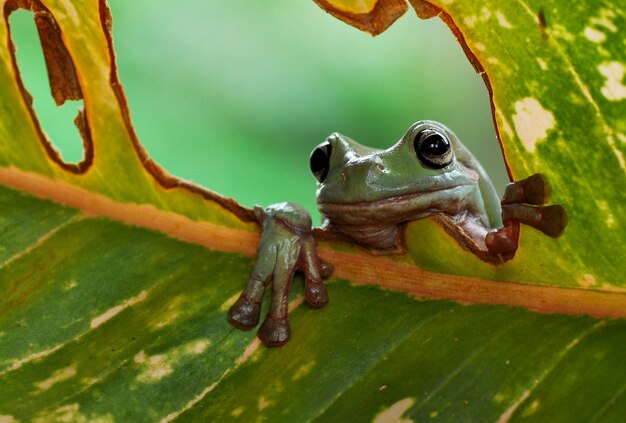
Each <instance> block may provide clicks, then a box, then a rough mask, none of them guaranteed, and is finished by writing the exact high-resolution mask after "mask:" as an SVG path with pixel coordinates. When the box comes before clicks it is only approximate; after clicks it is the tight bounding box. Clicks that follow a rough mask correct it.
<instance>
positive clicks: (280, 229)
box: [228, 203, 332, 346]
mask: <svg viewBox="0 0 626 423" xmlns="http://www.w3.org/2000/svg"><path fill="white" fill-rule="evenodd" d="M254 213H255V216H256V217H257V219H258V220H259V221H260V222H261V223H262V224H263V231H262V233H261V239H260V241H259V247H258V249H257V259H256V261H255V264H254V267H253V269H252V272H251V275H250V279H249V281H248V284H247V286H246V289H245V290H244V291H243V292H242V294H241V295H240V297H239V299H238V300H237V301H236V302H235V304H234V305H233V306H232V307H231V308H230V310H229V313H228V320H229V321H230V322H231V324H233V325H234V326H235V327H237V328H240V329H251V328H253V327H254V326H256V324H257V323H258V321H259V313H260V309H261V302H262V300H263V293H264V290H265V288H266V287H267V286H268V284H269V282H270V281H272V302H271V305H270V309H269V312H268V314H267V317H266V319H265V321H264V322H263V324H262V325H261V328H260V329H259V332H258V334H257V335H258V337H259V339H260V340H261V341H262V342H263V343H264V344H266V345H269V346H280V345H283V344H284V343H285V342H287V341H288V340H289V337H290V335H291V331H290V328H289V320H288V316H287V313H288V296H289V290H290V289H291V282H292V279H293V275H294V273H295V272H296V271H298V270H301V271H303V272H304V274H305V297H306V300H307V301H308V302H309V304H311V305H313V306H315V307H321V306H324V305H325V304H326V303H327V302H328V296H327V293H326V287H325V286H324V285H323V278H324V277H327V276H329V275H330V273H331V272H332V266H331V265H329V264H328V263H325V262H323V261H322V260H321V259H319V258H318V257H317V253H316V245H315V238H314V237H313V235H312V231H311V217H310V216H309V214H308V212H307V211H306V210H305V209H304V208H302V207H300V206H298V205H296V204H291V203H280V204H274V205H271V206H268V207H266V208H260V207H257V208H255V211H254Z"/></svg>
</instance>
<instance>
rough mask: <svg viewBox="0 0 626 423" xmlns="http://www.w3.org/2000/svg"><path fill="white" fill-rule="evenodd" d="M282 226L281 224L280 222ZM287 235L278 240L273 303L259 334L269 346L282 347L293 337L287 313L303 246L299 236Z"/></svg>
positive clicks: (273, 278)
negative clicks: (294, 275) (293, 280)
mask: <svg viewBox="0 0 626 423" xmlns="http://www.w3.org/2000/svg"><path fill="white" fill-rule="evenodd" d="M278 224H279V225H280V224H281V223H280V222H278ZM290 235H291V236H289V235H287V237H286V239H283V240H276V241H275V242H276V244H277V254H276V264H275V266H274V273H273V277H272V280H273V282H272V283H273V286H272V303H271V305H270V310H269V312H268V313H267V317H266V318H265V321H264V322H263V325H261V328H260V329H259V332H258V334H257V335H258V337H259V339H260V340H261V341H262V342H263V343H264V344H265V345H269V346H280V345H283V344H284V343H285V342H287V341H288V340H289V338H290V337H291V329H290V327H289V320H288V317H287V311H288V307H289V298H288V297H289V290H290V289H291V281H292V279H293V274H294V273H295V271H296V265H297V262H298V257H299V256H300V250H301V244H300V239H299V236H298V235H297V234H293V233H292V234H290Z"/></svg>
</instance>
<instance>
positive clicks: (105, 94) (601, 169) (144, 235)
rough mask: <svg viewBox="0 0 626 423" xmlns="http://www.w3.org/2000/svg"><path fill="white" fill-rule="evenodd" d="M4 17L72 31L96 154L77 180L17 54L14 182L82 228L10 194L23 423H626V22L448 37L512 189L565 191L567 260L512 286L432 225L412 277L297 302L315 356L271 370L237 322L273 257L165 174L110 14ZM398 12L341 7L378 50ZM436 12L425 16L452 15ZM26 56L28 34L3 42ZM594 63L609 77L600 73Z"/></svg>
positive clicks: (552, 248) (87, 11)
mask: <svg viewBox="0 0 626 423" xmlns="http://www.w3.org/2000/svg"><path fill="white" fill-rule="evenodd" d="M0 3H1V4H2V5H3V6H4V7H3V10H4V11H5V17H6V16H7V15H8V13H9V12H10V11H11V10H12V9H13V7H14V6H18V5H22V6H26V7H28V8H30V7H31V6H32V7H33V8H34V9H35V10H36V11H37V12H38V13H39V14H40V16H44V18H45V16H47V14H51V15H52V16H54V25H53V27H54V28H58V31H59V33H60V34H61V38H60V39H61V40H62V42H63V46H64V48H66V49H67V51H68V57H69V58H70V59H71V60H70V62H71V64H72V65H73V67H74V69H75V73H76V83H77V84H78V85H79V86H80V93H81V95H82V98H83V99H84V103H85V116H86V120H85V121H84V122H83V123H84V125H83V126H84V127H86V128H87V129H88V130H89V134H90V136H89V137H87V142H88V145H90V146H91V147H92V148H91V150H89V149H88V151H92V152H93V155H90V153H89V152H88V153H87V156H86V160H85V161H84V163H83V164H82V165H79V166H78V167H71V166H67V165H63V164H62V163H61V161H60V159H59V158H58V157H55V155H54V153H53V152H52V151H51V150H50V148H49V146H48V144H47V141H46V139H45V137H44V136H43V134H42V133H41V131H40V129H39V124H38V122H37V120H36V116H35V115H34V114H33V112H32V111H31V110H30V108H29V106H28V98H27V96H26V95H25V94H24V92H23V88H22V87H21V83H20V81H19V75H18V72H17V68H16V66H15V64H14V60H13V55H12V51H11V43H10V42H8V41H7V42H5V43H3V44H2V46H3V47H1V48H0V91H1V92H2V96H0V107H1V109H2V111H3V115H2V117H1V118H0V181H1V182H2V183H4V184H6V185H9V186H12V187H14V188H18V189H20V190H23V191H26V192H29V193H32V194H36V195H38V196H43V197H46V198H51V199H53V200H55V201H57V202H61V203H64V204H69V205H71V206H74V207H75V208H65V207H63V206H60V205H56V204H52V203H49V202H46V201H43V200H39V199H36V198H34V197H32V196H29V195H26V194H20V193H17V192H15V191H12V190H10V189H7V188H2V189H1V190H0V200H1V202H2V204H4V205H5V207H3V208H2V211H0V217H2V220H1V222H0V223H1V224H2V228H3V230H2V231H1V232H0V245H2V247H3V250H1V251H0V255H1V257H0V259H1V261H2V263H3V264H2V265H0V292H1V293H2V295H0V348H1V349H0V379H2V380H1V382H2V383H0V420H6V421H16V420H19V421H22V420H31V419H37V418H43V419H44V420H73V421H80V420H98V419H103V420H108V421H116V420H150V421H153V420H160V419H166V420H171V419H174V418H178V417H180V418H181V419H185V418H187V419H190V418H195V419H196V420H224V419H235V418H240V419H246V420H250V418H258V419H263V418H268V419H272V420H311V419H314V418H320V419H321V418H323V419H325V420H326V419H330V420H337V421H339V420H341V421H344V420H346V419H349V418H351V419H355V418H356V419H358V420H368V419H381V420H382V421H386V420H394V419H400V418H401V417H406V418H409V417H410V418H414V419H416V420H420V421H421V420H425V419H430V418H433V419H434V418H439V419H442V420H448V421H450V420H478V419H480V420H502V421H506V420H510V419H514V420H515V419H519V420H523V419H527V418H534V419H541V420H549V421H553V420H555V419H558V420H563V421H571V420H573V419H575V420H582V421H589V420H593V419H597V420H606V421H608V420H615V421H617V420H619V419H620V417H621V416H622V415H623V414H624V411H625V410H624V409H623V408H624V406H623V404H624V401H623V398H622V397H623V396H624V395H625V394H624V392H625V391H626V390H625V389H624V382H623V378H622V377H621V376H622V375H624V374H626V372H625V369H624V365H625V364H624V362H623V360H622V358H621V357H622V355H623V353H622V351H623V348H624V345H623V344H624V342H626V341H625V340H626V337H624V330H625V329H626V326H625V325H626V322H625V321H624V320H607V319H604V318H605V317H624V316H625V315H626V296H625V295H624V294H623V293H622V292H621V289H622V288H623V287H624V285H625V284H626V281H625V280H624V278H623V273H624V265H623V257H624V256H625V255H624V252H625V251H624V248H625V247H624V245H623V242H622V240H623V238H624V223H625V222H624V213H623V211H624V210H623V208H624V206H625V202H624V189H623V188H624V187H625V184H624V182H625V175H624V170H623V161H620V160H621V159H620V157H621V155H622V154H623V152H624V144H623V141H622V137H623V135H620V134H622V133H623V132H624V129H623V125H624V122H623V118H622V116H623V115H624V113H623V112H624V111H625V110H624V102H623V100H621V99H620V98H619V96H620V93H621V92H622V91H621V89H622V88H620V87H621V82H622V81H621V80H620V78H621V77H622V76H623V75H622V76H615V75H619V66H620V65H619V64H620V63H622V62H624V61H626V60H625V59H624V55H625V53H624V51H623V48H621V47H623V46H622V45H621V44H619V43H621V41H620V40H617V38H618V35H616V31H612V30H611V25H613V26H615V27H616V28H619V27H620V25H621V24H623V22H622V21H623V16H624V15H623V14H624V11H623V9H624V7H623V6H619V5H614V4H607V6H606V7H605V8H600V7H599V6H597V5H586V6H583V5H578V6H576V7H572V6H571V5H569V4H562V5H561V4H560V2H554V3H553V4H542V6H541V7H539V6H538V5H528V4H525V3H523V2H519V3H515V4H513V5H507V6H504V5H498V6H493V5H490V4H487V2H483V3H480V4H479V3H469V2H460V1H458V0H457V1H455V2H446V3H449V4H447V5H445V8H444V9H443V11H442V12H441V13H442V17H443V18H444V20H446V22H447V23H448V24H449V25H450V26H451V27H452V28H453V29H454V30H455V31H456V32H457V34H458V35H459V36H462V41H463V42H464V43H466V47H467V48H468V50H467V51H468V53H469V54H470V56H471V58H472V60H475V63H476V66H478V67H479V68H480V69H485V70H486V71H487V76H488V79H487V82H488V83H489V87H490V88H491V90H492V94H493V103H494V111H495V117H496V121H497V123H498V128H499V129H501V136H502V138H503V139H502V141H503V146H504V147H503V148H504V152H505V154H506V156H507V160H508V164H509V167H510V170H511V173H512V175H513V176H515V177H522V176H526V175H527V174H530V173H533V172H536V171H541V172H543V173H546V174H547V175H548V177H549V179H550V180H551V182H552V184H553V187H554V200H555V202H558V203H562V204H564V205H565V206H566V207H567V209H568V212H569V214H570V216H571V223H570V226H569V227H568V230H567V232H566V234H565V236H564V237H563V238H562V239H560V240H558V241H554V240H551V239H545V238H544V237H542V236H540V235H538V234H537V233H535V232H533V231H532V230H528V231H525V232H524V234H523V235H524V236H523V239H522V243H521V247H520V251H519V253H518V257H517V258H516V259H515V260H514V261H513V262H511V263H510V264H507V265H505V266H501V267H498V268H495V267H492V266H488V265H485V264H483V263H481V262H479V261H478V260H477V259H476V258H475V257H474V256H472V255H471V254H469V253H467V252H465V251H463V250H462V249H461V248H460V247H459V246H458V245H456V244H455V243H454V242H453V241H452V240H451V238H449V237H448V236H446V234H445V233H443V231H442V229H441V228H440V227H438V226H437V225H436V224H434V223H433V222H431V221H428V220H427V221H420V222H416V223H414V224H412V225H410V227H409V230H408V233H407V242H408V247H409V253H408V254H407V255H406V256H400V257H391V258H381V257H373V256H370V255H368V254H367V253H365V252H363V251H361V250H360V249H359V248H357V247H355V246H351V245H340V244H337V243H328V242H326V243H324V244H323V248H322V249H321V252H322V255H323V256H324V257H326V258H328V259H330V260H331V261H334V262H335V263H336V265H337V272H336V274H337V276H338V278H337V279H334V280H333V281H332V282H331V283H330V285H329V291H330V296H331V304H330V305H329V306H328V307H326V308H324V309H322V310H316V311H313V310H310V309H308V307H307V306H304V305H301V303H302V298H301V292H300V291H298V290H296V291H295V292H294V293H292V298H291V301H292V303H291V304H292V308H294V310H293V312H292V313H291V317H292V318H291V322H292V325H293V327H294V338H293V340H292V341H291V342H290V343H289V344H288V345H287V346H285V347H282V348H280V349H274V350H272V349H266V348H264V347H260V346H259V344H258V341H256V339H255V337H254V334H253V333H244V332H240V331H236V330H234V329H232V328H231V327H230V326H229V325H228V324H227V322H226V319H225V311H226V310H227V308H228V306H229V305H230V304H231V303H232V302H233V301H234V299H235V298H236V295H237V293H238V292H239V291H240V289H241V287H242V285H243V283H244V282H245V280H246V278H247V273H248V272H249V269H250V265H251V258H250V256H251V255H252V254H253V252H254V249H255V240H256V237H257V236H258V235H257V228H256V226H255V225H254V224H253V223H251V222H250V214H249V211H248V210H247V209H244V208H242V207H240V206H238V205H237V204H236V203H234V202H233V201H230V200H228V199H225V198H223V197H221V196H219V195H217V194H215V193H212V192H210V191H207V190H204V189H202V188H199V187H196V186H193V185H191V184H189V183H186V182H181V181H179V180H177V179H175V178H173V177H171V176H170V175H168V174H167V173H166V172H165V171H163V170H162V169H160V168H158V166H157V165H155V164H154V163H153V162H152V161H150V160H149V158H148V157H147V156H146V154H145V152H144V151H143V150H142V148H141V146H140V145H139V143H138V141H137V139H136V136H135V135H134V132H133V130H132V126H131V125H130V119H129V112H128V110H127V106H126V104H125V99H124V95H123V92H122V90H121V87H120V85H119V81H118V78H117V75H116V70H115V67H114V63H113V62H112V60H113V57H114V56H113V54H112V41H111V39H110V36H109V33H108V30H107V26H108V23H109V17H108V15H107V7H106V3H105V2H104V1H96V0H84V1H75V2H68V1H64V0H46V1H43V2H42V3H39V2H34V3H33V4H32V5H31V4H30V2H18V1H1V2H0ZM466 3H467V4H466ZM381 4H382V6H381V5H378V3H377V2H376V1H371V2H352V1H332V2H324V4H323V6H324V7H325V9H327V10H329V11H332V12H333V13H335V14H336V15H338V16H342V17H344V18H345V17H346V16H348V18H350V19H352V22H353V23H354V22H356V21H355V19H356V20H358V21H359V22H360V23H359V25H360V27H361V28H364V29H369V30H371V31H372V32H379V31H380V30H382V29H384V27H385V26H386V25H387V24H389V23H390V20H393V19H395V17H397V16H399V14H401V12H402V11H403V10H405V6H403V3H402V2H396V1H391V0H386V1H382V2H381ZM337 5H341V6H342V7H339V9H337ZM415 6H416V7H417V9H418V11H419V13H420V14H421V15H432V14H436V13H439V9H438V7H443V5H439V6H433V5H430V4H427V3H419V4H418V3H417V2H416V4H415ZM355 8H356V9H355ZM585 8H587V9H585ZM607 8H608V9H607ZM605 9H606V10H611V11H612V12H611V13H612V14H607V13H608V12H603V10H605ZM371 13H374V14H376V16H375V17H372V15H371ZM537 13H539V14H540V16H541V18H540V19H539V18H537V17H536V16H537V15H536V14H537ZM357 15H358V16H357ZM583 18H584V19H583ZM363 22H365V24H363ZM368 22H369V23H370V24H371V26H370V27H368V26H367V24H368ZM607 22H608V23H607ZM588 25H590V28H591V31H590V30H587V29H586V28H587V26H588ZM494 28H499V29H498V30H494ZM593 31H595V32H593ZM599 33H602V34H604V38H602V37H601V36H600V35H598V34H599ZM568 34H576V36H574V35H571V36H570V35H568ZM579 34H583V35H582V36H579ZM53 35H54V34H50V33H48V36H51V37H53ZM8 37H9V31H8V26H7V19H5V20H4V21H3V22H2V23H1V24H0V38H2V39H4V40H9V38H8ZM572 37H573V38H572ZM577 37H578V38H577ZM581 37H586V39H587V41H588V42H591V41H593V40H595V41H596V42H595V43H591V44H584V43H582V41H584V40H583V39H582V38H581ZM601 38H602V39H601ZM590 40H591V41H590ZM598 46H600V47H601V50H600V51H599V52H598ZM590 49H591V50H590ZM595 57H602V59H601V60H600V59H599V60H598V61H596V62H597V63H596V62H593V64H591V63H592V61H593V60H592V59H593V58H595ZM55 59H56V60H57V61H59V60H61V58H60V56H58V55H57V56H55ZM537 59H541V60H537ZM615 63H617V65H616V64H615ZM607 66H608V67H607ZM544 68H545V70H544ZM521 70H524V75H523V76H521V75H519V73H520V72H521ZM598 72H599V75H600V76H598V74H597V73H598ZM603 74H605V75H609V76H611V78H612V79H611V78H609V79H610V81H609V79H607V80H604V79H602V75H603ZM66 77H67V78H68V80H71V79H72V78H71V74H70V75H69V76H67V75H66ZM616 78H617V80H615V79H616ZM611 81H612V82H611ZM57 82H58V81H57ZM65 82H67V81H65ZM70 83H73V82H72V81H70ZM70 85H71V84H70ZM57 88H58V87H57ZM563 93H568V95H563ZM532 99H534V100H532ZM537 105H539V106H537ZM549 116H552V117H549ZM581 116H585V119H581V118H580V117H581ZM526 118H529V119H530V120H528V119H526ZM620 119H622V120H620ZM542 127H544V129H545V134H544V133H543V132H542V131H541V128H542ZM620 131H621V132H620ZM531 141H532V142H531ZM76 208H79V209H81V210H77V209H76ZM94 215H99V216H106V217H109V218H113V219H115V220H109V219H107V218H102V217H94ZM129 223H130V224H134V225H139V226H144V227H146V228H150V229H152V230H157V231H160V232H165V233H166V234H167V235H170V236H172V237H174V238H178V240H176V239H173V238H169V237H168V236H166V235H164V234H161V233H158V232H154V231H151V230H148V229H141V228H137V227H134V226H128V225H126V224H129ZM181 240H184V241H191V242H194V243H197V244H202V245H204V246H206V247H209V248H210V249H211V250H208V249H206V248H204V247H202V246H199V245H193V244H189V243H185V242H181ZM589 245H592V246H593V248H588V247H589ZM237 253H243V254H244V256H242V255H239V254H237ZM415 264H417V265H418V266H415ZM424 269H426V270H424ZM433 272H438V273H433ZM346 279H347V280H346ZM496 281H509V282H508V283H504V282H496ZM510 282H522V284H517V283H510ZM364 283H374V284H379V285H382V286H383V287H386V288H394V289H398V290H405V291H409V292H412V293H414V294H417V296H419V297H427V298H437V299H439V300H422V301H418V300H416V299H415V298H414V297H413V296H409V295H407V294H404V293H398V292H392V291H387V290H383V289H380V288H378V287H371V286H366V285H363V284H364ZM295 285H296V286H298V285H299V284H298V283H296V284H295ZM541 285H545V286H541ZM571 288H576V289H571ZM618 291H619V292H618ZM442 299H452V300H458V301H463V302H470V303H488V304H487V305H460V304H457V303H453V302H448V301H444V300H442ZM498 304H500V305H498ZM509 305H516V306H523V307H526V308H530V309H538V310H542V311H549V312H554V311H558V312H567V313H569V314H570V315H560V314H536V313H534V312H531V311H528V310H524V309H521V308H512V307H508V306H509ZM580 313H585V314H589V315H591V316H595V318H594V317H590V316H584V315H583V316H581V315H575V314H580ZM572 314H574V315H572ZM598 317H599V318H598ZM616 375H617V376H619V377H616ZM578 398H580V399H582V400H576V401H573V399H578Z"/></svg>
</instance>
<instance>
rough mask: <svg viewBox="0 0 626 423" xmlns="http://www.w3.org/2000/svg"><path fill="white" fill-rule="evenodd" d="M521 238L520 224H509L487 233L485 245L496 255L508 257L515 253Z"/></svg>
mask: <svg viewBox="0 0 626 423" xmlns="http://www.w3.org/2000/svg"><path fill="white" fill-rule="evenodd" d="M518 237H519V224H515V223H513V224H507V225H505V226H504V227H502V228H499V229H494V230H493V231H491V232H489V233H487V236H486V237H485V245H487V248H488V249H489V251H490V252H492V253H494V254H501V255H507V254H512V253H515V251H516V250H517V241H518Z"/></svg>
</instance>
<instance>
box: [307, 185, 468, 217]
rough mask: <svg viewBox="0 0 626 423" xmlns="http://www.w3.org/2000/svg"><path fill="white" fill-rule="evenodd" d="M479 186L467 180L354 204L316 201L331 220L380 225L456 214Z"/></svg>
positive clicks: (464, 206)
mask: <svg viewBox="0 0 626 423" xmlns="http://www.w3.org/2000/svg"><path fill="white" fill-rule="evenodd" d="M475 187H476V185H474V184H471V183H468V184H461V185H456V186H454V187H450V188H443V189H437V190H429V191H423V192H419V193H412V194H403V195H397V196H391V197H387V198H383V199H379V200H374V201H357V202H353V203H337V202H323V201H320V202H318V203H317V205H318V208H319V210H320V212H321V213H322V214H323V215H324V216H326V217H327V218H328V219H329V220H330V221H331V222H332V223H335V224H341V225H372V224H375V225H378V224H381V223H400V222H406V221H408V220H416V219H421V218H423V217H427V216H430V215H433V214H448V215H456V214H458V213H461V212H463V211H464V210H467V208H468V205H469V204H470V202H471V195H472V194H473V193H474V189H475Z"/></svg>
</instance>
